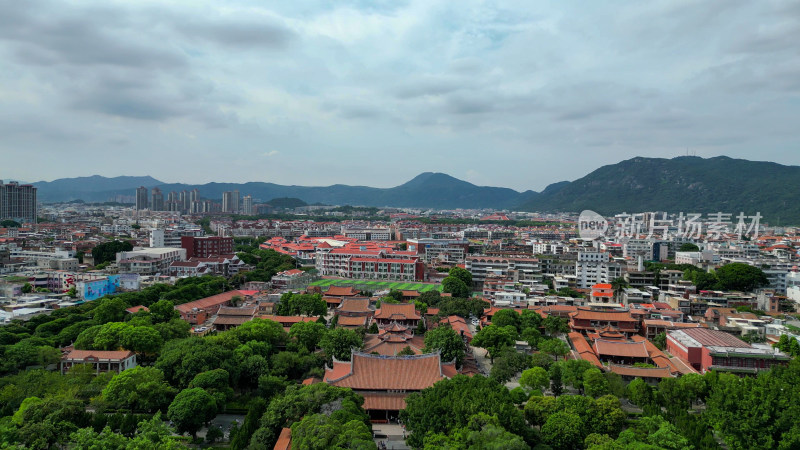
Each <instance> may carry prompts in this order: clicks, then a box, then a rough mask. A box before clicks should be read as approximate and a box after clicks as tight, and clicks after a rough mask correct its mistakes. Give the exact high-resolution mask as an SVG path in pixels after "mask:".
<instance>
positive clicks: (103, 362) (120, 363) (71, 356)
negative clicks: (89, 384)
mask: <svg viewBox="0 0 800 450" xmlns="http://www.w3.org/2000/svg"><path fill="white" fill-rule="evenodd" d="M76 364H91V365H92V367H93V368H94V370H95V372H97V373H100V372H116V373H120V372H122V371H123V370H127V369H132V368H134V367H136V354H135V353H133V352H131V351H128V350H114V351H104V350H70V351H69V352H68V353H66V354H64V356H62V357H61V364H60V369H61V374H62V375H63V374H64V373H66V372H67V371H68V370H69V369H70V367H72V366H74V365H76Z"/></svg>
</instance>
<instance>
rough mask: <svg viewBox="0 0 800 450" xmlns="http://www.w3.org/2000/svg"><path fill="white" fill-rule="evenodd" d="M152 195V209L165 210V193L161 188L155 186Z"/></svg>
mask: <svg viewBox="0 0 800 450" xmlns="http://www.w3.org/2000/svg"><path fill="white" fill-rule="evenodd" d="M151 196H152V200H151V202H150V209H152V210H153V211H164V194H162V193H161V189H159V188H157V187H154V188H153V192H152V194H151Z"/></svg>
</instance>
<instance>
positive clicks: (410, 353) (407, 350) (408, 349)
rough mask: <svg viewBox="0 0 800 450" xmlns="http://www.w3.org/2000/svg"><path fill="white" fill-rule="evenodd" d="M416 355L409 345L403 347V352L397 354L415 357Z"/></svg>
mask: <svg viewBox="0 0 800 450" xmlns="http://www.w3.org/2000/svg"><path fill="white" fill-rule="evenodd" d="M414 355H416V353H414V350H411V347H409V346H408V345H406V346H405V347H403V349H402V350H400V351H399V352H397V356H414Z"/></svg>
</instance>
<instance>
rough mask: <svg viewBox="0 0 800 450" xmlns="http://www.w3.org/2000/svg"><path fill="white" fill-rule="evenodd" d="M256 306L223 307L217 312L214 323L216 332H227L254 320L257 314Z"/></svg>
mask: <svg viewBox="0 0 800 450" xmlns="http://www.w3.org/2000/svg"><path fill="white" fill-rule="evenodd" d="M257 309H258V307H256V306H243V307H239V308H233V307H230V306H223V307H221V308H220V309H219V311H217V316H216V317H215V318H214V322H213V323H212V325H213V327H214V329H215V330H216V331H225V330H229V329H231V328H234V327H238V326H239V325H241V324H243V323H245V322H249V321H251V320H253V317H254V316H255V314H256V310H257Z"/></svg>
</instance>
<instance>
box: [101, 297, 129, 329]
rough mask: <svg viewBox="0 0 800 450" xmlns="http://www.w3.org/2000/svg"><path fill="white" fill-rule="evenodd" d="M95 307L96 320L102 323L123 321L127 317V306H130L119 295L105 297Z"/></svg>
mask: <svg viewBox="0 0 800 450" xmlns="http://www.w3.org/2000/svg"><path fill="white" fill-rule="evenodd" d="M95 301H96V302H98V303H99V304H98V306H97V307H96V308H95V309H94V311H93V313H94V321H95V322H97V323H98V324H100V325H102V324H104V323H108V322H121V321H122V320H123V319H124V318H125V308H127V307H128V306H127V305H126V304H125V301H124V300H122V299H121V298H119V297H104V298H101V299H100V300H95Z"/></svg>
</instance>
